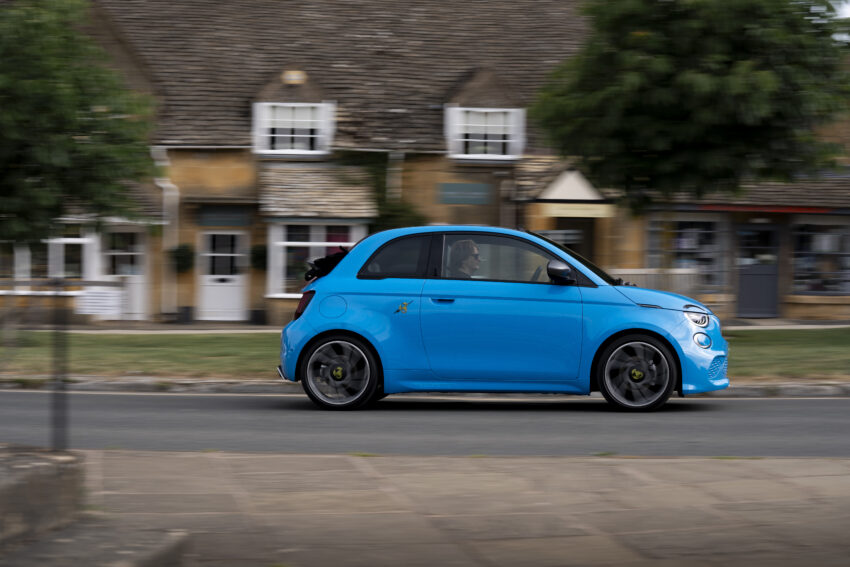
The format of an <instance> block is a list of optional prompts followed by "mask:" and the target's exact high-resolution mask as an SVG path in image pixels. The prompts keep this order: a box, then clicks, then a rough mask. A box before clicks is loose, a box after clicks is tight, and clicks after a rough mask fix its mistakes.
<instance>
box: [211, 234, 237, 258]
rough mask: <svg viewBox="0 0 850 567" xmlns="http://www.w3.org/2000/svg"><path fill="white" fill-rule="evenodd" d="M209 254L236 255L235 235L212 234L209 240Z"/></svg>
mask: <svg viewBox="0 0 850 567" xmlns="http://www.w3.org/2000/svg"><path fill="white" fill-rule="evenodd" d="M209 243H210V245H209V252H210V253H211V254H235V253H236V235H235V234H211V235H210V240H209Z"/></svg>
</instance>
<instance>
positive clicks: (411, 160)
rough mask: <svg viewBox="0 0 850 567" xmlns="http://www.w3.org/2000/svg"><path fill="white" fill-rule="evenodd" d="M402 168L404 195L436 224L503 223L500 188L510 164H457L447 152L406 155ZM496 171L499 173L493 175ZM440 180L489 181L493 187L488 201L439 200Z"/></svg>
mask: <svg viewBox="0 0 850 567" xmlns="http://www.w3.org/2000/svg"><path fill="white" fill-rule="evenodd" d="M403 168H404V170H403V172H402V187H403V190H402V198H403V199H404V200H405V201H407V202H408V203H410V204H411V205H413V206H414V207H415V208H416V210H417V211H419V212H420V213H422V214H423V215H425V216H426V217H427V222H429V223H433V224H488V225H498V224H500V218H499V202H500V201H501V198H500V196H499V191H500V188H501V183H502V181H503V180H504V179H505V178H506V177H505V176H504V175H499V174H500V173H502V174H507V172H509V171H510V167H506V166H503V165H499V164H496V165H489V166H472V165H463V164H458V163H456V162H455V161H454V160H451V159H449V158H446V157H444V156H411V157H407V156H406V157H405V160H404V163H403ZM494 172H496V174H495V175H494ZM441 183H486V184H488V185H490V186H491V187H492V189H493V192H492V193H491V199H490V203H488V204H486V205H450V204H444V203H440V184H441Z"/></svg>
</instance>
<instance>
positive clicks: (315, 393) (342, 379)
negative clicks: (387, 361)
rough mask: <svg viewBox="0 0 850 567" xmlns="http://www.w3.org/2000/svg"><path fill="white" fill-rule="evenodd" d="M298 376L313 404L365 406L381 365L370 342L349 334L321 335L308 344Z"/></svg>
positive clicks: (345, 407) (375, 387) (373, 392)
mask: <svg viewBox="0 0 850 567" xmlns="http://www.w3.org/2000/svg"><path fill="white" fill-rule="evenodd" d="M298 375H299V376H298V377H299V379H300V381H301V387H302V388H304V392H305V393H306V394H307V396H308V397H309V398H310V399H311V400H312V401H313V403H315V404H316V405H317V406H319V407H320V408H323V409H330V410H352V409H357V408H361V407H364V406H366V405H367V404H369V403H370V402H371V401H372V400H373V399H374V397H375V395H376V392H378V391H379V390H378V386H379V384H380V383H381V367H380V364H379V363H378V357H377V355H375V352H374V351H373V349H372V347H371V345H369V344H368V343H366V342H365V341H363V340H361V339H358V338H356V337H352V336H349V335H331V336H327V337H322V339H320V340H319V341H316V342H315V343H313V344H312V345H310V347H309V348H308V349H307V351H306V352H305V353H304V358H303V361H302V363H301V367H300V368H299V369H298Z"/></svg>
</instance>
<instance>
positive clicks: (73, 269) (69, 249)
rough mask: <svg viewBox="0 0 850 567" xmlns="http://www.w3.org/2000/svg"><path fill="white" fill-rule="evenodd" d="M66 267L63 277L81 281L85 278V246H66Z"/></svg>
mask: <svg viewBox="0 0 850 567" xmlns="http://www.w3.org/2000/svg"><path fill="white" fill-rule="evenodd" d="M64 246H65V266H64V268H63V270H62V272H63V273H62V275H63V277H66V278H73V279H79V278H82V277H83V245H82V244H65V245H64Z"/></svg>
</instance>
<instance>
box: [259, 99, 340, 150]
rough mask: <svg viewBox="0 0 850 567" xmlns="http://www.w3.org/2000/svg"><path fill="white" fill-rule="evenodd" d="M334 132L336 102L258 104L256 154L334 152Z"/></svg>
mask: <svg viewBox="0 0 850 567" xmlns="http://www.w3.org/2000/svg"><path fill="white" fill-rule="evenodd" d="M333 131H334V105H333V104H332V103H276V102H274V103H273V102H258V103H255V104H254V152H255V153H260V154H282V155H320V154H326V153H328V152H329V151H330V147H331V143H332V141H333Z"/></svg>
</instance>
